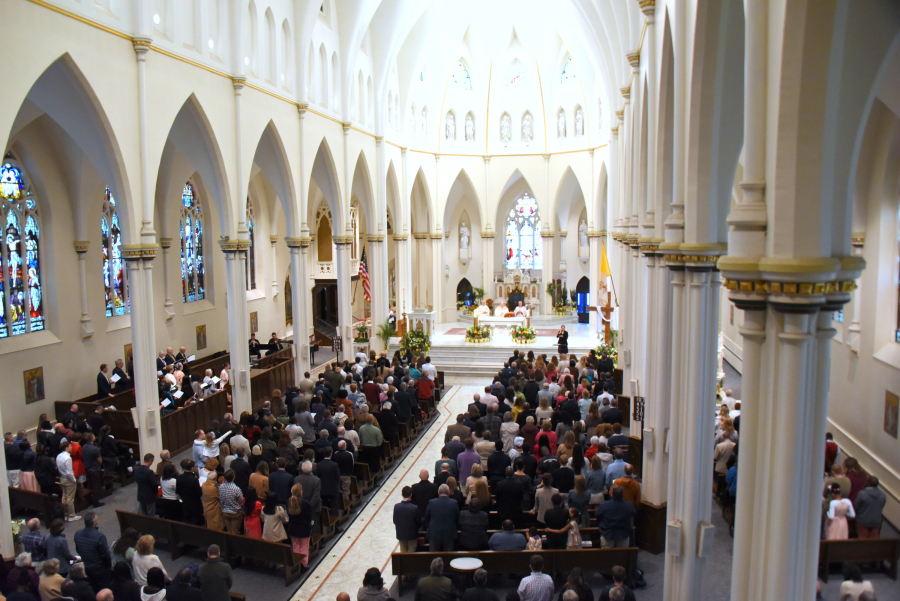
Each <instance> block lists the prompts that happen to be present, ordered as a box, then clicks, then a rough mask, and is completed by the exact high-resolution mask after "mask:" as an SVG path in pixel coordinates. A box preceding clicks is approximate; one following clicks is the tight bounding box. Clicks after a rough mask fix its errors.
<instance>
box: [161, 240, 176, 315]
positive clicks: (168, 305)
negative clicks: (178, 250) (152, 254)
mask: <svg viewBox="0 0 900 601" xmlns="http://www.w3.org/2000/svg"><path fill="white" fill-rule="evenodd" d="M159 245H160V246H161V247H162V252H163V282H164V284H165V286H164V289H165V294H166V302H165V304H164V305H163V306H164V307H165V310H166V321H172V319H173V318H174V317H175V308H174V306H173V305H172V290H171V289H172V284H171V282H169V249H170V248H172V239H171V238H160V239H159Z"/></svg>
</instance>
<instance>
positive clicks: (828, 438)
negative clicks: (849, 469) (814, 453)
mask: <svg viewBox="0 0 900 601" xmlns="http://www.w3.org/2000/svg"><path fill="white" fill-rule="evenodd" d="M837 454H838V446H837V443H836V442H834V436H833V435H832V434H831V432H827V433H826V434H825V473H826V474H830V473H831V466H832V465H834V461H835V459H837Z"/></svg>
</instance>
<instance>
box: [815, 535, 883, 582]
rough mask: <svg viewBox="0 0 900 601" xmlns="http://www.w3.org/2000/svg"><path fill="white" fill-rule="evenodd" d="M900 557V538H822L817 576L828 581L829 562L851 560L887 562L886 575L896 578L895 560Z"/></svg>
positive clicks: (855, 561) (823, 580) (857, 561)
mask: <svg viewBox="0 0 900 601" xmlns="http://www.w3.org/2000/svg"><path fill="white" fill-rule="evenodd" d="M898 558H900V538H865V539H863V538H851V539H849V540H823V541H820V542H819V578H821V579H822V582H828V572H829V568H830V567H831V564H835V563H842V562H845V561H852V562H854V563H867V562H876V563H878V565H879V566H881V564H882V563H883V562H885V561H887V562H888V564H889V568H888V575H889V576H890V577H891V578H893V579H894V580H896V579H897V560H898Z"/></svg>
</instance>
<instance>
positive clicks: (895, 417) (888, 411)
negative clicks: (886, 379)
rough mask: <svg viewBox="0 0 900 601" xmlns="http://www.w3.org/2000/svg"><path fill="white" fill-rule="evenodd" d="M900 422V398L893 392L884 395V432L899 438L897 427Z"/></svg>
mask: <svg viewBox="0 0 900 601" xmlns="http://www.w3.org/2000/svg"><path fill="white" fill-rule="evenodd" d="M898 422H900V397H898V396H897V395H896V394H894V393H893V392H888V391H885V393H884V431H885V432H887V433H888V434H890V435H891V436H893V437H894V438H897V425H898Z"/></svg>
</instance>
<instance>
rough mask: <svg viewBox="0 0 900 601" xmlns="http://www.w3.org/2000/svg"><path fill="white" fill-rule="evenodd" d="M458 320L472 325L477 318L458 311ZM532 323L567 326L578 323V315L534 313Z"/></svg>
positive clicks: (546, 325)
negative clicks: (559, 315) (561, 315)
mask: <svg viewBox="0 0 900 601" xmlns="http://www.w3.org/2000/svg"><path fill="white" fill-rule="evenodd" d="M456 321H458V322H459V323H464V324H467V325H472V324H474V323H475V318H474V317H473V316H472V314H471V313H466V312H465V311H457V312H456ZM530 323H531V327H533V328H540V327H544V328H558V327H559V326H561V325H566V326H567V325H569V324H576V323H578V316H577V315H564V316H563V317H558V316H556V315H532V316H531V322H530Z"/></svg>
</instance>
